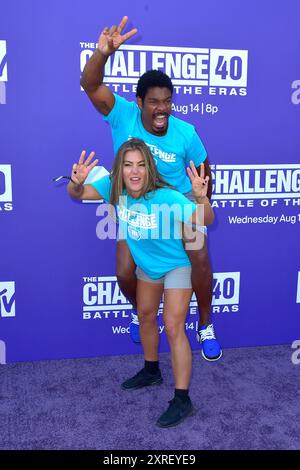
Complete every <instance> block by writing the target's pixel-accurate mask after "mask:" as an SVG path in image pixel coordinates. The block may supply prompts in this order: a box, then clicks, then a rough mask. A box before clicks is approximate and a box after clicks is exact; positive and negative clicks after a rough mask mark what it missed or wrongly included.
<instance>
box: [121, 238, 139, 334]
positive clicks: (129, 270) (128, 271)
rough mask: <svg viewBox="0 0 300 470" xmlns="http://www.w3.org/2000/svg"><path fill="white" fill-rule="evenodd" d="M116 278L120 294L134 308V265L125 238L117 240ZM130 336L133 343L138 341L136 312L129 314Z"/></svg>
mask: <svg viewBox="0 0 300 470" xmlns="http://www.w3.org/2000/svg"><path fill="white" fill-rule="evenodd" d="M116 264H117V266H116V272H117V280H118V284H119V287H120V290H121V292H122V294H123V295H124V296H125V297H126V298H127V299H128V300H129V302H130V303H131V304H132V306H133V308H134V309H135V310H136V288H137V278H136V275H135V270H136V265H135V263H134V261H133V258H132V255H131V253H130V250H129V248H128V245H127V242H126V240H119V241H118V242H117V263H116ZM129 329H130V336H131V339H132V341H133V342H134V343H140V342H141V340H140V333H139V321H138V316H137V313H136V312H133V313H132V314H131V322H130V325H129Z"/></svg>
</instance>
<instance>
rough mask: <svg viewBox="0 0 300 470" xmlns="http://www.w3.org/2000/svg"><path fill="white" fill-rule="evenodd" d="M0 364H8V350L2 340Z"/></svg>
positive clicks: (0, 341)
mask: <svg viewBox="0 0 300 470" xmlns="http://www.w3.org/2000/svg"><path fill="white" fill-rule="evenodd" d="M0 364H6V348H5V343H4V341H2V340H1V339H0Z"/></svg>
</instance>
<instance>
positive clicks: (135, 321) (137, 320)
mask: <svg viewBox="0 0 300 470" xmlns="http://www.w3.org/2000/svg"><path fill="white" fill-rule="evenodd" d="M131 321H132V323H134V324H135V325H139V318H138V316H137V315H136V314H135V313H132V314H131Z"/></svg>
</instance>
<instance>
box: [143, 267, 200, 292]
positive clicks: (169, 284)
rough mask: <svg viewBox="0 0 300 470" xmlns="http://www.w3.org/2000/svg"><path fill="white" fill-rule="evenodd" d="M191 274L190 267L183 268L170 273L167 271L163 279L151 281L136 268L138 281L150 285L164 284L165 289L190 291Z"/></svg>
mask: <svg viewBox="0 0 300 470" xmlns="http://www.w3.org/2000/svg"><path fill="white" fill-rule="evenodd" d="M191 273H192V267H191V266H183V267H181V268H176V269H172V271H169V272H168V273H167V274H165V275H164V276H163V277H160V278H158V279H151V277H149V276H147V274H146V273H144V271H143V270H142V269H141V268H139V267H137V268H136V277H137V278H138V279H139V280H140V281H145V282H150V283H151V284H164V288H165V289H191V288H192V281H191Z"/></svg>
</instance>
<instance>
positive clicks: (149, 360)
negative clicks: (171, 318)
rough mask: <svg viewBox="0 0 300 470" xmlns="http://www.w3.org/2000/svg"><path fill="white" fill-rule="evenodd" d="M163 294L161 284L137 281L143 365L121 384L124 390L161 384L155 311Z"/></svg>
mask: <svg viewBox="0 0 300 470" xmlns="http://www.w3.org/2000/svg"><path fill="white" fill-rule="evenodd" d="M162 293H163V283H151V282H146V281H143V280H140V279H138V282H137V309H138V315H139V320H140V330H141V340H142V345H143V350H144V357H145V365H144V368H143V369H142V370H140V371H139V372H138V373H137V374H136V375H134V376H133V377H131V378H130V379H128V380H126V381H125V382H123V383H122V385H121V387H122V388H123V389H124V390H135V389H138V388H142V387H146V386H149V385H159V384H161V383H162V376H161V372H160V370H159V363H158V341H159V336H158V327H157V319H156V317H157V310H158V308H159V304H160V299H161V296H162Z"/></svg>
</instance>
